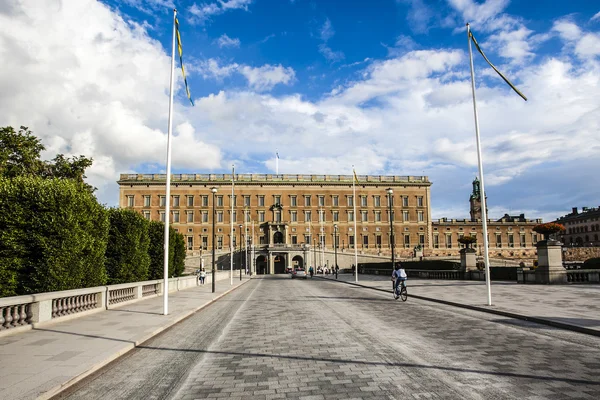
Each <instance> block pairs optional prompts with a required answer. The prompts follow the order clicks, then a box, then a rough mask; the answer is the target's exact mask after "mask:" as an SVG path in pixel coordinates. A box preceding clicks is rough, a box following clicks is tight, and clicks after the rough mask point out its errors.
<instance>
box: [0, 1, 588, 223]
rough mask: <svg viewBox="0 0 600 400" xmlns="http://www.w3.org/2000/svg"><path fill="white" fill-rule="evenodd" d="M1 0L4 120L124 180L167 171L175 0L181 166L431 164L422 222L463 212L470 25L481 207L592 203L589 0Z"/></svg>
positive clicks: (411, 169) (372, 170)
mask: <svg viewBox="0 0 600 400" xmlns="http://www.w3.org/2000/svg"><path fill="white" fill-rule="evenodd" d="M2 4H3V5H0V57H2V59H3V60H7V62H6V64H7V65H6V67H5V68H3V70H2V71H0V92H1V93H2V94H0V109H2V110H3V113H2V115H0V125H2V126H4V125H9V124H10V125H15V126H19V125H27V126H29V127H30V128H31V129H32V130H34V132H35V133H36V134H37V135H38V136H40V137H42V139H43V142H44V144H45V145H46V147H47V148H48V151H47V156H48V157H49V158H51V157H52V156H53V155H54V154H56V153H57V152H62V153H65V154H68V155H79V154H85V155H87V156H91V157H93V158H94V166H93V167H92V168H91V169H90V171H89V173H88V177H89V181H90V183H92V184H94V185H95V186H97V187H98V197H99V199H100V200H101V201H103V202H105V203H107V204H110V205H116V204H117V201H118V187H117V185H116V180H117V179H118V174H119V173H130V172H138V173H160V172H164V169H165V166H164V165H165V145H166V130H167V122H166V121H167V111H168V109H167V102H168V83H169V81H168V73H169V62H170V51H171V30H172V25H171V23H172V11H171V10H172V8H173V7H174V6H176V7H177V9H178V11H179V21H180V26H181V34H182V41H183V50H184V62H185V65H186V69H187V71H188V83H189V86H190V90H191V93H192V96H193V98H194V101H195V103H196V106H195V107H191V106H190V104H189V103H188V102H187V99H186V97H185V94H184V90H183V88H182V79H181V75H180V71H179V70H177V71H176V72H177V75H176V77H177V95H176V102H175V115H174V134H175V137H174V145H173V172H174V173H183V172H215V173H218V172H226V171H229V170H230V168H231V164H235V165H236V170H237V171H239V172H242V173H250V172H257V173H265V172H274V169H275V160H274V153H275V150H276V149H277V150H278V152H279V155H280V162H279V167H280V172H281V173H331V174H337V173H341V174H349V173H351V165H353V164H354V165H356V169H357V173H359V174H395V175H421V174H425V175H428V176H429V177H430V180H431V181H432V182H433V186H432V211H433V217H434V218H438V217H444V216H446V217H454V218H464V217H466V216H468V195H469V192H470V186H471V181H472V179H473V178H474V177H475V176H476V174H477V158H476V151H475V133H474V123H473V111H472V102H471V92H470V76H469V58H468V52H467V38H466V32H465V22H467V21H469V22H470V23H471V25H472V29H473V31H474V34H475V35H476V37H477V39H478V41H479V43H480V44H481V46H482V48H483V49H484V51H485V52H486V54H487V55H488V57H490V58H491V60H492V61H493V62H494V63H495V64H496V65H497V66H498V67H499V68H500V70H501V71H503V72H504V73H505V74H506V75H507V76H508V77H509V79H511V80H512V81H513V83H515V84H516V86H517V87H518V88H519V89H520V90H521V91H523V92H524V93H525V95H526V96H527V97H528V98H529V101H528V102H524V101H523V100H522V99H521V98H519V97H518V96H517V95H516V94H515V93H513V92H511V91H510V88H508V87H507V86H506V85H505V84H504V83H503V82H502V81H501V80H500V79H499V78H498V77H497V75H495V73H494V72H493V71H492V70H491V69H490V68H489V67H487V65H486V64H485V62H484V61H483V60H482V58H481V57H480V56H479V55H477V54H476V55H475V70H476V80H477V96H478V105H479V113H480V115H479V116H480V125H481V135H482V146H483V159H484V170H485V177H486V189H487V194H488V201H489V204H488V206H489V208H490V215H491V217H493V218H499V217H501V216H502V215H503V214H504V213H511V214H517V213H525V214H526V215H527V216H528V217H531V218H534V217H535V218H537V217H542V218H544V219H545V220H549V219H553V218H556V217H558V216H560V215H562V214H565V213H567V212H569V211H570V209H571V207H574V206H579V207H581V206H598V205H599V204H600V189H599V186H598V184H597V183H598V178H597V175H598V174H597V171H598V168H599V167H600V161H599V157H598V156H597V154H598V151H599V150H600V139H599V138H600V135H599V134H598V133H599V132H598V130H599V128H600V110H599V102H598V95H597V93H598V92H599V91H598V89H599V86H600V5H598V4H595V2H593V1H583V0H573V1H568V2H566V1H554V2H548V1H541V0H540V1H514V0H513V1H509V0H487V1H483V0H479V1H476V0H377V1H370V2H365V1H344V2H339V1H314V0H313V1H308V0H295V1H290V0H206V1H178V2H176V4H174V3H173V2H172V1H171V0H120V1H116V0H114V1H113V0H105V1H98V0H77V1H74V0H72V1H58V0H44V1H36V0H19V1H17V0H15V1H13V2H8V3H2Z"/></svg>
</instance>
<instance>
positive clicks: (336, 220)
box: [332, 211, 340, 222]
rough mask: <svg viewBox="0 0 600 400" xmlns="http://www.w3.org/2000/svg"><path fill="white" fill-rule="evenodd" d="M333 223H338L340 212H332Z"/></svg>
mask: <svg viewBox="0 0 600 400" xmlns="http://www.w3.org/2000/svg"><path fill="white" fill-rule="evenodd" d="M332 214H333V222H338V221H339V220H340V212H339V211H333V212H332Z"/></svg>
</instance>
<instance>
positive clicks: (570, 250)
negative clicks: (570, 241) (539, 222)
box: [563, 247, 600, 261]
mask: <svg viewBox="0 0 600 400" xmlns="http://www.w3.org/2000/svg"><path fill="white" fill-rule="evenodd" d="M596 257H600V247H563V260H564V261H585V260H587V259H588V258H596Z"/></svg>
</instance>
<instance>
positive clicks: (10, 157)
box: [0, 126, 45, 178]
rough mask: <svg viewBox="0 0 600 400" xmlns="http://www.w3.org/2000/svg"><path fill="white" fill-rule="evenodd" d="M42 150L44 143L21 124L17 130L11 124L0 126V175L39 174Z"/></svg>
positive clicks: (12, 176)
mask: <svg viewBox="0 0 600 400" xmlns="http://www.w3.org/2000/svg"><path fill="white" fill-rule="evenodd" d="M42 150H45V147H44V145H42V143H41V141H40V139H38V138H36V137H35V136H33V135H32V134H31V131H29V129H27V127H24V126H22V127H21V128H20V129H19V131H18V132H15V130H14V128H13V127H12V126H6V127H3V128H0V176H2V177H6V178H14V177H17V176H39V175H40V174H41V172H42V170H43V162H42V161H41V160H40V153H41V152H42Z"/></svg>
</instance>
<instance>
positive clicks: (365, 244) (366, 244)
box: [363, 235, 369, 247]
mask: <svg viewBox="0 0 600 400" xmlns="http://www.w3.org/2000/svg"><path fill="white" fill-rule="evenodd" d="M363 247H369V236H368V235H365V236H363Z"/></svg>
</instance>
